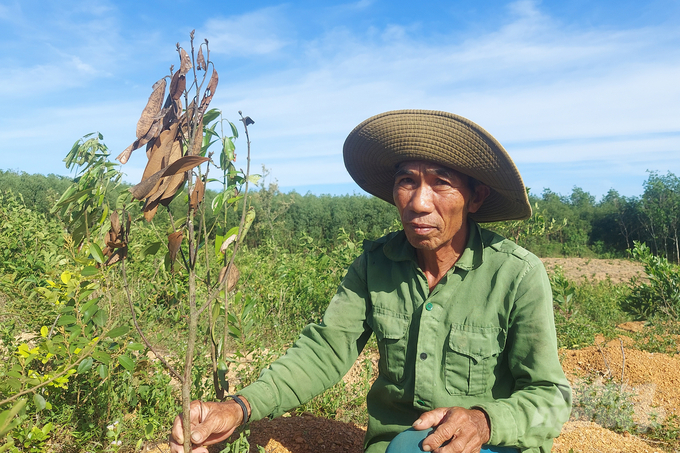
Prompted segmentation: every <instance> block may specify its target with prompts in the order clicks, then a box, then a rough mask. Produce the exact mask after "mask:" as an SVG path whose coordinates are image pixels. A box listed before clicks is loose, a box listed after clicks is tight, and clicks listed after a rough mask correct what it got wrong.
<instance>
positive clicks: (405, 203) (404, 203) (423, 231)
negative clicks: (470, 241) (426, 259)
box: [393, 161, 489, 250]
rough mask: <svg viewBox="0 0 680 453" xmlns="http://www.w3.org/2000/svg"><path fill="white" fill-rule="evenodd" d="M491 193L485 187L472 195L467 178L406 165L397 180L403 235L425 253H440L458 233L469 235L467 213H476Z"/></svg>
mask: <svg viewBox="0 0 680 453" xmlns="http://www.w3.org/2000/svg"><path fill="white" fill-rule="evenodd" d="M488 193H489V188H488V187H486V186H478V188H477V190H475V191H474V192H473V191H472V189H470V187H469V178H468V177H467V176H466V175H463V174H462V173H459V172H457V171H455V170H452V169H450V168H447V167H443V166H441V165H437V164H432V163H428V162H422V161H413V162H405V163H403V164H401V165H400V166H399V169H398V170H397V172H396V174H395V177H394V191H393V195H394V203H395V204H396V206H397V208H398V209H399V215H400V216H401V222H402V224H403V225H404V232H405V233H406V237H407V239H408V241H409V242H410V243H411V245H413V246H414V247H415V248H417V249H422V250H438V249H439V248H440V247H442V246H443V245H447V244H451V243H452V242H451V241H452V239H453V238H454V236H456V235H457V234H458V235H459V236H460V234H464V235H466V234H467V229H466V225H467V224H466V222H467V215H468V213H469V212H476V211H477V210H478V209H479V207H480V206H481V205H482V202H483V201H484V198H486V196H487V195H488ZM460 239H461V240H462V241H465V240H466V238H465V237H463V238H460Z"/></svg>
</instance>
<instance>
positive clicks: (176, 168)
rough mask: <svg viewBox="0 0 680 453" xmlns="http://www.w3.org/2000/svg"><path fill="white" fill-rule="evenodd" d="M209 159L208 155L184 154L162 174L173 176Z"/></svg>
mask: <svg viewBox="0 0 680 453" xmlns="http://www.w3.org/2000/svg"><path fill="white" fill-rule="evenodd" d="M209 160H210V159H208V158H207V157H201V156H184V157H182V158H180V159H178V160H177V161H175V162H173V163H172V164H170V166H169V167H168V168H166V169H165V171H164V172H163V174H162V176H172V175H176V174H177V173H182V172H185V171H187V170H191V169H192V168H194V167H196V166H197V165H201V164H202V163H204V162H207V161H209Z"/></svg>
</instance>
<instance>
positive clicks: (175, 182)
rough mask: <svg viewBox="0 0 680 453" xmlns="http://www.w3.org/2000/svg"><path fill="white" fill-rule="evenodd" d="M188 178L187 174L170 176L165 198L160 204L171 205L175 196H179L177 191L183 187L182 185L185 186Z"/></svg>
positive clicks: (161, 199)
mask: <svg viewBox="0 0 680 453" xmlns="http://www.w3.org/2000/svg"><path fill="white" fill-rule="evenodd" d="M186 178H187V174H186V173H178V174H176V175H174V176H170V177H169V178H168V179H169V182H168V187H167V189H165V190H164V191H163V196H162V197H161V198H160V199H159V200H158V202H159V203H160V204H162V205H163V206H167V205H169V204H170V202H171V201H172V200H173V198H175V195H177V191H178V190H179V189H180V187H182V184H184V181H186Z"/></svg>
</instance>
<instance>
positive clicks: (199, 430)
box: [191, 423, 210, 445]
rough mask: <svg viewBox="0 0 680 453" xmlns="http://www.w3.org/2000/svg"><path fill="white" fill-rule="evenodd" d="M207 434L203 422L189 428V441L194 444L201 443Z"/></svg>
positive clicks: (207, 431)
mask: <svg viewBox="0 0 680 453" xmlns="http://www.w3.org/2000/svg"><path fill="white" fill-rule="evenodd" d="M209 435H210V432H209V430H208V429H207V427H206V426H205V423H201V424H199V425H196V426H195V427H194V428H193V429H192V430H191V442H192V443H194V444H196V445H201V444H202V443H203V441H204V440H205V439H206V438H207V437H208V436H209Z"/></svg>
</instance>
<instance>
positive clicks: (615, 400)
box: [571, 382, 635, 432]
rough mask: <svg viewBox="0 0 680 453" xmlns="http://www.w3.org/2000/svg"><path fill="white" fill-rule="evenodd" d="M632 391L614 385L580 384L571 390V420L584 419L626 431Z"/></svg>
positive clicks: (630, 422)
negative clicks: (572, 399) (572, 400)
mask: <svg viewBox="0 0 680 453" xmlns="http://www.w3.org/2000/svg"><path fill="white" fill-rule="evenodd" d="M633 396H634V393H633V392H630V391H628V390H626V389H625V388H623V387H622V386H620V385H618V384H615V383H614V382H605V383H600V382H591V383H587V382H583V383H580V384H578V385H576V386H574V389H573V398H574V402H573V406H572V411H571V417H572V419H576V420H587V421H592V422H595V423H597V424H598V425H600V426H603V427H605V428H609V429H612V430H614V431H619V432H622V431H630V430H631V429H633V427H634V426H635V423H634V422H633V402H632V397H633Z"/></svg>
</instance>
